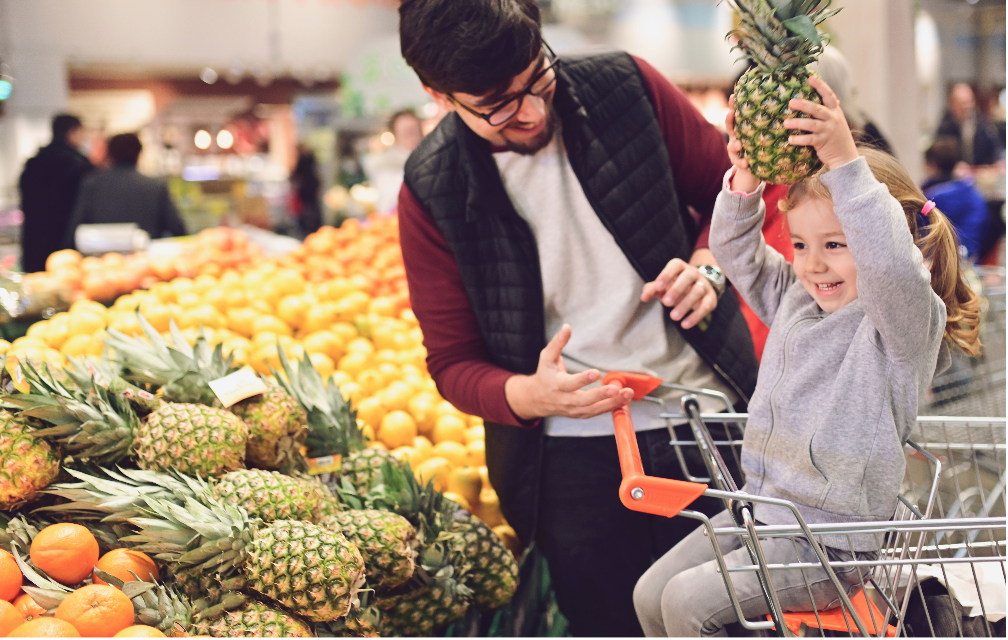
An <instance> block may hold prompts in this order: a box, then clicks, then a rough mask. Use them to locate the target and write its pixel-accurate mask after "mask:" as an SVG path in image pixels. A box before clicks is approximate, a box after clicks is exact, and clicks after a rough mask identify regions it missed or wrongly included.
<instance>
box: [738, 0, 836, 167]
mask: <svg viewBox="0 0 1008 640" xmlns="http://www.w3.org/2000/svg"><path fill="white" fill-rule="evenodd" d="M729 3H730V4H731V6H732V8H733V9H735V12H736V13H737V14H738V17H739V26H738V28H736V29H735V30H734V31H732V32H731V33H730V34H729V35H730V36H735V37H736V38H738V44H737V45H736V46H735V48H737V49H740V50H741V51H742V53H743V54H744V56H745V58H747V59H748V60H749V62H750V63H751V64H752V66H751V67H750V68H749V70H748V71H746V72H745V73H744V74H743V75H742V77H741V78H739V81H738V83H737V84H736V85H735V133H736V135H737V136H738V139H739V141H740V142H741V143H742V149H743V154H744V157H745V158H746V159H747V160H748V161H749V170H750V171H751V172H752V174H753V175H754V176H756V177H757V178H758V179H760V180H766V181H767V182H771V183H777V184H793V183H795V182H797V181H799V180H801V179H802V178H804V177H805V176H807V175H809V174H810V173H812V172H813V171H815V170H816V169H818V168H819V166H820V165H821V163H820V162H819V158H818V157H817V156H816V153H815V150H814V149H813V148H812V147H808V146H803V147H796V146H792V145H790V144H789V143H788V136H790V135H791V134H792V133H793V131H791V130H788V129H786V128H785V127H784V120H785V119H787V118H799V117H805V114H803V113H801V112H797V111H793V110H791V109H790V108H789V107H788V102H789V101H790V100H791V99H793V98H802V99H805V100H812V101H814V102H821V100H820V99H819V94H818V93H817V92H816V91H815V90H814V89H813V88H812V87H810V86H809V84H808V77H809V75H810V71H809V70H808V65H809V64H810V63H812V62H814V61H815V60H816V58H818V57H819V54H820V53H821V52H822V49H823V41H822V36H820V34H819V32H818V31H817V29H816V25H818V24H820V23H822V22H823V21H824V20H826V19H827V18H829V17H830V16H832V15H835V14H836V13H837V11H839V9H837V10H832V11H831V10H829V5H830V0H792V1H791V2H780V1H779V0H729Z"/></svg>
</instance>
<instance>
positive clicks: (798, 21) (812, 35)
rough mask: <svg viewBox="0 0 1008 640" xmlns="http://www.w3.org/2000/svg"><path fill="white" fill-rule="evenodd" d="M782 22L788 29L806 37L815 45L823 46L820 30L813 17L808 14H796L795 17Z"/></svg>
mask: <svg viewBox="0 0 1008 640" xmlns="http://www.w3.org/2000/svg"><path fill="white" fill-rule="evenodd" d="M781 24H783V25H784V26H785V27H787V30H788V31H790V32H791V33H793V34H795V35H797V36H801V37H802V38H805V39H806V40H808V41H809V42H811V43H813V44H814V45H815V46H817V47H821V46H822V38H821V37H820V35H819V30H818V29H816V26H815V24H813V23H812V18H810V17H808V16H795V17H794V18H788V19H787V20H781Z"/></svg>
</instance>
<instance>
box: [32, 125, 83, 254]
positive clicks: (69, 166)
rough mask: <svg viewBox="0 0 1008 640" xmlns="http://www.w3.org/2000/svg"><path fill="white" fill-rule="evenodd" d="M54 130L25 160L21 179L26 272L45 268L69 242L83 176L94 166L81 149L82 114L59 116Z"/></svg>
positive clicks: (53, 126)
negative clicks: (69, 226)
mask: <svg viewBox="0 0 1008 640" xmlns="http://www.w3.org/2000/svg"><path fill="white" fill-rule="evenodd" d="M52 134H53V137H52V142H50V143H49V144H48V145H47V146H45V147H42V148H41V149H40V150H39V152H38V154H37V155H36V156H35V157H34V158H31V159H30V160H28V162H26V163H25V167H24V171H22V173H21V179H20V182H19V188H20V190H21V210H22V211H23V212H24V224H23V225H22V227H21V267H22V268H23V269H24V270H25V271H26V272H32V271H42V270H44V269H45V262H46V258H48V257H49V254H50V253H52V252H53V251H57V250H59V249H63V248H64V247H65V246H66V245H64V244H63V240H64V233H65V231H66V228H67V224H68V223H69V221H70V216H71V214H72V212H73V208H74V202H76V200H77V192H78V191H79V189H80V186H81V180H82V179H83V178H84V176H85V174H87V173H88V172H89V171H91V170H92V169H93V168H94V167H93V166H92V165H91V163H90V162H89V161H88V159H87V158H86V157H85V156H84V155H83V154H82V153H81V152H80V147H81V145H82V144H83V142H84V126H83V125H82V124H81V121H80V118H78V117H77V116H74V115H70V114H66V113H63V114H60V115H58V116H56V117H55V118H53V121H52ZM71 246H72V245H71Z"/></svg>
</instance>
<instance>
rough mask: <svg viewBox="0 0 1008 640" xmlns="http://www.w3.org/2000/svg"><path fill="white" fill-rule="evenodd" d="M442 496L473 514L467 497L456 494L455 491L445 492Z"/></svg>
mask: <svg viewBox="0 0 1008 640" xmlns="http://www.w3.org/2000/svg"><path fill="white" fill-rule="evenodd" d="M442 495H443V496H444V498H445V500H451V501H452V502H454V503H455V504H457V505H459V506H460V507H462V508H463V509H465V510H466V511H469V512H472V506H470V504H469V501H468V500H466V499H465V496H462V495H460V494H458V493H455V492H454V491H445V492H444V493H443V494H442Z"/></svg>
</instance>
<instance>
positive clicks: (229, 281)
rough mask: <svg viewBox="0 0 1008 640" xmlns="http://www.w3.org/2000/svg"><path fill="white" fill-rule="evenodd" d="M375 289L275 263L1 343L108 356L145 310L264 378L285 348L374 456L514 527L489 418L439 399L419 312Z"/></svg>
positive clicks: (60, 317) (51, 323)
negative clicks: (494, 483) (352, 422)
mask: <svg viewBox="0 0 1008 640" xmlns="http://www.w3.org/2000/svg"><path fill="white" fill-rule="evenodd" d="M368 287H369V282H368V280H367V279H366V278H363V277H358V276H350V277H346V278H334V279H331V280H327V281H324V282H320V283H311V282H307V281H306V280H305V279H304V277H303V276H302V275H301V274H300V273H299V272H297V271H295V270H292V269H283V268H280V267H277V266H276V265H274V264H271V263H263V264H261V265H258V266H256V267H254V268H253V269H252V270H250V271H247V272H244V273H238V272H235V271H227V272H224V273H223V274H221V276H220V277H219V278H217V277H214V276H211V275H201V276H198V277H196V278H194V279H190V278H175V279H174V280H170V281H167V282H159V283H156V284H154V285H152V286H151V287H150V288H149V289H147V290H138V291H134V292H133V293H129V294H127V295H124V296H122V297H120V298H118V299H117V300H116V301H115V303H114V304H113V305H112V306H111V307H110V308H106V307H105V306H103V305H101V304H99V303H97V302H93V301H90V300H81V301H78V302H75V303H74V304H73V305H72V306H71V307H70V310H69V311H67V312H65V313H58V314H56V315H54V316H53V317H51V318H49V319H47V320H42V321H40V322H37V323H35V324H33V325H32V326H31V327H30V328H29V329H28V332H27V335H25V336H24V337H22V338H18V339H17V340H15V341H14V342H13V343H7V342H6V341H2V340H0V353H7V355H8V359H10V360H17V361H21V360H24V359H27V358H30V359H32V360H40V361H44V362H47V363H49V364H51V365H55V366H63V365H65V364H66V357H67V356H75V357H79V356H91V357H98V356H100V355H101V354H102V352H103V349H104V346H105V345H104V339H105V337H106V336H107V333H106V331H107V330H108V329H110V328H111V329H116V330H118V331H121V332H123V333H125V334H127V335H136V336H141V337H142V336H143V332H142V329H141V327H140V322H139V320H138V319H137V316H136V311H137V310H139V311H140V312H141V313H142V314H143V316H144V317H145V318H146V319H147V320H148V321H149V322H150V323H151V325H152V326H153V327H154V328H155V329H157V330H158V331H160V332H161V333H162V334H163V335H164V336H165V337H166V339H168V340H169V341H170V335H169V326H170V322H171V321H172V320H174V322H175V323H176V325H177V326H178V327H179V329H180V330H181V332H182V334H183V336H185V338H186V339H187V340H188V342H189V343H190V344H193V343H195V341H196V338H197V336H198V335H199V333H200V331H203V333H204V335H205V336H206V337H207V340H208V341H209V342H210V343H211V344H213V345H217V344H220V345H222V349H223V351H224V352H225V354H231V355H233V356H234V358H235V362H236V363H238V364H248V365H250V366H251V367H252V368H254V369H255V370H256V371H258V372H260V373H262V374H264V375H268V374H269V373H270V368H271V367H272V368H273V369H276V370H279V369H280V357H279V353H278V351H277V344H278V343H279V345H280V348H282V349H283V351H284V352H285V353H286V355H287V356H288V357H289V358H290V359H291V361H292V363H293V362H294V360H295V359H298V360H300V359H301V358H302V357H304V355H305V354H307V355H308V357H309V359H310V360H311V363H312V365H313V366H314V367H315V369H316V370H317V371H318V372H319V373H320V374H321V375H322V376H323V378H328V377H332V379H333V381H334V382H335V383H336V384H337V385H339V387H340V391H341V392H342V393H343V395H344V397H346V398H348V399H349V400H350V401H351V402H352V403H353V406H355V407H356V408H357V417H358V420H359V421H360V423H361V426H362V428H363V429H364V433H365V436H366V437H367V438H368V440H369V441H371V444H372V445H373V446H380V447H383V448H386V449H388V450H389V451H391V452H392V454H393V455H394V456H395V457H397V458H398V459H400V460H403V461H408V462H409V463H410V466H411V468H413V469H414V471H415V473H416V475H417V477H418V478H419V479H421V480H422V481H424V482H426V481H427V480H428V479H433V480H434V483H435V486H436V487H437V488H438V490H440V491H444V492H447V493H448V497H449V498H451V499H453V500H455V501H457V502H459V503H460V504H462V505H463V506H464V507H467V508H469V509H470V510H471V511H473V512H474V513H476V514H477V515H479V516H480V517H482V518H483V519H484V520H486V521H487V523H488V524H490V526H497V525H501V524H503V518H502V517H501V516H500V509H499V505H498V502H497V497H496V494H495V493H494V491H493V489H492V488H491V487H490V483H489V481H488V479H487V477H486V461H485V454H484V451H485V449H484V439H483V421H482V419H480V418H478V417H475V416H469V415H466V414H464V413H462V412H461V411H459V410H458V409H456V408H455V407H454V406H452V404H451V403H449V402H447V401H446V400H444V399H443V398H442V397H441V396H440V395H439V394H438V392H437V387H436V386H435V384H434V381H433V380H432V379H431V378H430V375H429V374H428V373H427V369H426V355H427V352H426V350H425V349H424V347H423V344H422V340H423V335H422V334H421V332H420V328H419V325H418V324H417V320H416V317H415V316H414V315H413V312H412V311H410V310H409V309H405V310H401V311H400V310H398V309H397V308H396V306H395V305H394V304H392V303H391V301H390V300H389V299H388V298H383V297H381V296H372V295H370V294H369V293H368Z"/></svg>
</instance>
